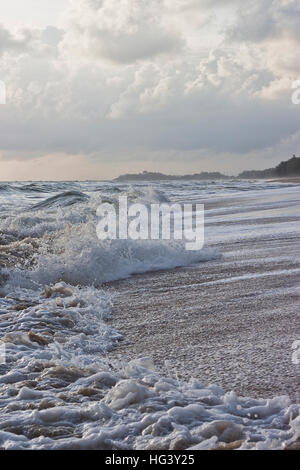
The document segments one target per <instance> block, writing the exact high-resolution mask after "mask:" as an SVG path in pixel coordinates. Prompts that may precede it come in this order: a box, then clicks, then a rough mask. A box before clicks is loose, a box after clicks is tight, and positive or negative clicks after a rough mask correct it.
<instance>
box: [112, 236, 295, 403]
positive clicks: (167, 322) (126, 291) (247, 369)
mask: <svg viewBox="0 0 300 470" xmlns="http://www.w3.org/2000/svg"><path fill="white" fill-rule="evenodd" d="M295 241H296V242H297V246H298V248H299V249H300V239H297V240H294V242H295ZM280 245H281V247H282V244H281V243H279V245H277V247H274V249H273V250H272V251H273V255H274V251H277V250H278V249H280ZM285 246H287V245H286V244H285ZM240 248H242V247H240ZM243 249H245V247H243ZM257 252H259V247H257ZM252 254H253V253H252ZM240 261H241V260H239V262H240ZM235 263H236V272H235V273H232V272H231V267H232V265H233V264H235ZM283 270H286V276H285V279H284V282H282V274H280V273H282V271H283ZM289 271H290V272H289ZM298 271H299V272H298ZM299 273H300V263H299V262H298V263H295V264H293V265H291V264H287V263H286V262H284V260H282V262H280V260H279V261H278V263H277V264H276V265H274V266H271V265H269V266H267V269H266V270H265V271H264V272H260V270H259V268H257V267H256V268H255V267H254V265H253V264H252V273H251V274H252V277H251V276H249V264H248V263H247V260H246V259H245V257H244V259H243V264H242V265H240V266H238V262H237V259H236V255H235V254H234V252H233V253H227V254H226V255H225V258H224V259H223V260H220V261H210V262H206V263H201V264H199V265H197V266H193V267H190V268H177V269H173V270H168V271H160V272H155V273H154V272H152V273H147V274H142V275H136V276H132V277H131V278H130V279H125V280H123V281H117V282H113V283H110V287H111V288H113V289H114V290H116V291H117V299H116V300H117V301H116V303H115V305H114V306H113V310H112V315H111V319H110V320H109V324H110V325H111V326H112V327H114V328H115V329H117V331H119V332H120V333H121V334H123V335H124V340H123V341H122V342H120V344H119V345H118V346H117V347H116V348H115V349H114V350H112V351H111V352H110V353H108V358H109V359H118V360H120V361H123V362H124V361H125V362H127V361H129V360H132V359H137V358H140V357H145V356H152V357H153V360H154V365H155V367H156V368H157V370H158V371H159V372H161V373H163V374H165V375H170V376H172V377H174V378H178V379H183V380H189V379H191V378H196V379H198V380H200V381H201V382H202V383H204V384H216V385H219V386H220V387H221V388H223V389H224V390H226V391H232V390H234V391H235V392H236V393H237V394H238V395H239V396H245V397H250V396H251V397H255V398H273V397H274V396H278V395H288V396H290V398H291V400H292V402H298V403H300V394H299V390H300V378H299V376H297V373H298V372H297V368H296V367H297V366H296V365H294V364H293V363H292V360H291V356H292V343H293V341H295V340H297V339H298V338H299V334H300V331H299V316H298V315H299V314H298V312H299V307H300V294H299V292H298V290H297V283H298V280H299ZM247 276H249V277H247ZM276 290H277V292H276ZM166 361H168V362H167V363H166Z"/></svg>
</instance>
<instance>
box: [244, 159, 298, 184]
mask: <svg viewBox="0 0 300 470" xmlns="http://www.w3.org/2000/svg"><path fill="white" fill-rule="evenodd" d="M286 176H300V158H299V157H296V155H293V156H292V158H290V159H289V160H287V161H285V162H280V163H279V165H277V166H276V167H275V168H267V169H266V170H250V171H243V172H242V173H240V174H239V176H238V177H239V178H250V179H252V178H273V177H279V178H284V177H286Z"/></svg>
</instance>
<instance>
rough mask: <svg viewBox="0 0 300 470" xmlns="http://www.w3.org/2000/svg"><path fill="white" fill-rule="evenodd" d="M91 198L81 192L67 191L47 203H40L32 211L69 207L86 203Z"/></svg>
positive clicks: (50, 198) (49, 199)
mask: <svg viewBox="0 0 300 470" xmlns="http://www.w3.org/2000/svg"><path fill="white" fill-rule="evenodd" d="M88 200H89V196H88V195H87V194H84V193H82V192H80V191H66V192H64V193H60V194H57V195H56V196H52V197H49V198H48V199H46V200H45V201H42V202H39V203H37V204H35V205H33V206H32V207H31V209H37V210H39V209H50V208H57V207H67V206H72V205H73V204H78V203H80V202H86V201H88Z"/></svg>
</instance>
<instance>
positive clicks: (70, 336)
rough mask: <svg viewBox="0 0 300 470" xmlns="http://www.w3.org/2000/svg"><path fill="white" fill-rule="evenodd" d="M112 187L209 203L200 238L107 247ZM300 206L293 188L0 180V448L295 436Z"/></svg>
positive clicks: (298, 427) (266, 440)
mask: <svg viewBox="0 0 300 470" xmlns="http://www.w3.org/2000/svg"><path fill="white" fill-rule="evenodd" d="M120 195H123V196H124V195H126V196H127V198H128V201H130V202H133V203H142V204H144V205H146V206H147V205H149V204H151V203H162V202H164V203H165V202H169V203H180V204H185V203H189V204H191V203H193V204H197V203H199V204H204V207H205V244H204V247H203V248H202V249H201V250H200V251H187V250H186V249H185V246H184V243H183V242H182V241H181V240H173V239H171V240H118V239H117V240H105V241H100V240H99V239H98V237H97V233H96V225H97V208H98V206H99V205H100V204H101V203H107V202H108V203H110V204H115V203H116V201H117V200H118V197H119V196H120ZM299 209H300V192H299V185H298V184H292V183H291V184H289V183H278V182H266V181H246V180H236V179H233V180H226V181H202V182H195V181H193V182H189V181H168V182H151V183H149V182H144V183H142V182H140V183H131V184H129V183H128V184H125V183H124V184H123V183H122V184H120V183H117V182H109V181H103V182H101V181H86V182H13V183H11V182H7V183H6V182H2V183H0V341H1V343H0V390H1V396H0V447H1V448H2V449H100V450H101V449H103V450H104V449H105V450H107V449H125V450H128V449H135V450H140V449H171V450H175V449H176V450H181V449H214V448H220V447H222V446H223V447H224V446H226V445H227V446H232V447H233V448H239V449H249V448H251V449H282V448H288V447H292V446H295V445H296V443H299V439H300V405H299V402H300V400H299V395H298V391H299V363H300V352H299V353H298V349H297V348H298V347H299V345H298V343H299V340H300V338H299V336H300V333H299V313H298V312H299V309H298V305H299V298H300V296H299V274H300V257H299V244H300V242H299V226H300V225H299V218H300V211H299ZM238 292H239V294H238ZM163 299H165V302H163ZM166 299H167V300H166ZM191 299H192V300H191ZM189 302H190V303H189ZM250 305H251V308H250V307H249V306H250ZM262 306H263V307H264V309H262ZM196 307H197V308H196ZM196 314H197V315H196ZM277 314H278V315H277ZM193 315H194V316H193ZM276 315H277V316H276ZM271 318H272V321H271ZM241 319H242V321H243V323H241V324H240V325H239V321H241ZM266 319H267V321H266ZM155 322H156V323H157V324H156V323H155ZM268 322H269V326H267V323H268ZM199 325H200V326H199ZM237 325H239V327H237ZM264 325H265V326H264ZM276 325H277V326H276ZM285 325H286V326H285ZM204 326H205V327H204ZM152 327H153V330H151V328H152ZM198 327H199V332H197V331H198V330H197V328H198ZM276 327H277V329H276ZM201 328H202V329H201ZM268 328H273V329H270V330H268ZM274 328H275V329H274ZM297 328H298V329H297ZM204 329H205V334H204ZM226 329H228V331H229V332H230V335H231V336H230V339H229V336H226V334H227V333H226ZM219 330H220V333H219V338H218V339H216V336H214V335H216V331H219ZM187 331H189V334H188V335H186V332H187ZM266 331H270V334H271V337H270V336H269V337H268V336H266V335H265V336H264V332H266ZM162 332H163V336H162ZM243 332H244V333H243ZM228 334H229V333H228ZM243 334H244V336H242V335H243ZM176 335H177V336H178V338H176ZM297 335H298V336H297ZM172 338H173V339H172ZM200 338H201V344H200V346H199V343H200ZM241 338H242V339H241ZM212 339H213V341H212ZM237 339H239V342H237V343H236V341H237ZM193 341H194V342H193ZM247 341H248V342H249V344H248V343H247ZM189 343H190V344H189ZM221 343H222V345H221V346H220V344H221ZM179 344H180V347H178V345H179ZM191 344H193V347H190V346H191ZM175 345H177V349H176V347H175ZM243 345H244V347H245V351H246V352H245V354H246V357H245V356H244V357H243V359H241V360H240V359H239V358H240V356H239V353H240V351H241V349H243ZM249 345H250V346H251V347H250V346H249ZM171 350H172V354H170V351H171ZM299 350H300V347H299ZM182 351H185V352H186V353H185V354H184V355H182V357H180V360H179V356H180V355H181V353H182ZM199 358H201V364H200V365H199V360H200V359H199ZM224 358H226V359H225V360H224ZM241 361H244V362H241ZM268 361H271V363H270V362H268ZM272 361H273V362H272ZM274 361H275V362H274ZM241 363H242V364H243V367H242V368H241V370H240V371H239V373H237V371H238V369H239V364H241ZM275 366H276V367H277V366H278V370H277V372H278V373H275V372H276V371H275V369H276V367H275ZM269 378H270V380H268V379H269ZM264 380H265V381H264ZM248 382H249V383H248Z"/></svg>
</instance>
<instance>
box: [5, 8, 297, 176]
mask: <svg viewBox="0 0 300 470" xmlns="http://www.w3.org/2000/svg"><path fill="white" fill-rule="evenodd" d="M0 11H1V18H0V81H1V83H2V84H4V86H5V90H6V102H5V104H0V180H2V181H7V180H60V179H63V180H65V179H70V180H72V179H108V178H113V177H116V176H118V175H119V174H122V173H127V172H140V171H143V170H148V171H162V172H165V173H170V174H184V173H194V172H200V171H222V172H224V173H226V174H237V173H239V172H240V171H242V170H245V169H263V168H269V167H272V166H274V165H276V164H277V163H279V162H280V161H281V160H285V159H288V158H289V157H290V156H291V155H292V154H299V152H298V150H299V146H300V104H299V105H297V104H295V102H294V103H293V101H292V95H293V93H298V91H297V88H296V89H293V88H292V87H293V84H294V82H296V81H297V80H300V47H299V46H300V34H299V24H300V21H299V20H300V4H299V1H298V0H264V1H263V2H262V1H261V0H248V1H247V2H243V1H242V0H52V1H51V2H49V1H48V0H26V2H24V0H10V1H9V2H7V1H6V0H5V1H4V0H0ZM294 86H295V85H294ZM297 86H299V94H298V95H297V96H299V97H300V82H299V84H298V85H297ZM299 101H300V100H299Z"/></svg>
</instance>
